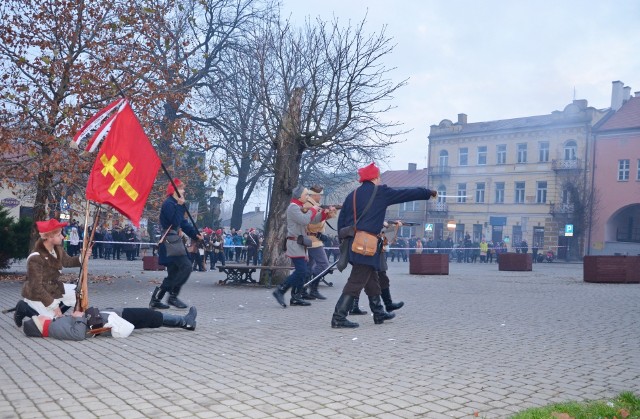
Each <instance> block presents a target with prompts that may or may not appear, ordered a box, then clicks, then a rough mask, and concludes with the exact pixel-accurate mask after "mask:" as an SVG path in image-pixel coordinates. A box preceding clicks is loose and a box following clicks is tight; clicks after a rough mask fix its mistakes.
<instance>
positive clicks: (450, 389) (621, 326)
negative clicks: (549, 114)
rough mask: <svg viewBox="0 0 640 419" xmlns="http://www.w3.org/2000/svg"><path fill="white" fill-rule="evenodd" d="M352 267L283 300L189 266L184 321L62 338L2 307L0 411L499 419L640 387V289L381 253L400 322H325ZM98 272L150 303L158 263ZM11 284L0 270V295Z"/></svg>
mask: <svg viewBox="0 0 640 419" xmlns="http://www.w3.org/2000/svg"><path fill="white" fill-rule="evenodd" d="M349 270H350V269H349V268H347V270H346V271H345V272H343V273H338V272H335V273H334V274H333V275H330V276H329V277H328V279H329V280H330V281H332V282H333V283H334V286H333V287H327V286H321V287H320V292H321V293H323V294H324V295H325V296H327V297H328V299H327V300H326V301H312V305H311V306H309V307H287V308H286V309H283V308H281V307H280V306H279V305H278V304H277V303H276V301H275V300H274V298H273V297H272V295H271V292H272V289H268V288H264V287H249V286H231V285H226V286H223V285H218V281H219V280H221V279H224V277H223V275H224V274H221V273H219V272H217V271H216V272H213V271H208V272H194V273H193V274H192V275H191V278H190V280H189V282H188V283H187V284H186V285H185V287H184V288H183V291H182V293H181V296H180V297H181V298H182V299H183V300H184V301H185V302H186V303H187V304H190V305H195V306H196V307H197V309H198V325H197V329H196V330H195V331H193V332H190V331H186V330H182V329H168V328H159V329H144V330H136V331H134V332H133V334H132V335H131V336H130V337H128V338H124V339H115V338H109V337H104V336H100V337H95V338H91V339H88V340H86V341H83V342H61V341H55V340H52V339H38V338H27V337H25V336H24V334H23V333H22V331H21V330H20V329H18V328H16V327H15V325H14V323H13V318H12V316H11V315H9V314H4V315H2V316H0V333H1V334H2V339H1V340H0V357H1V359H0V394H1V396H0V418H3V419H4V418H6V419H9V418H23V417H51V418H53V417H82V418H94V417H95V418H98V417H114V418H117V417H121V418H137V417H154V418H173V417H176V418H178V417H202V418H208V417H225V418H235V417H237V418H263V417H264V418H293V417H309V418H323V417H326V418H372V417H380V418H444V417H450V418H465V417H466V418H472V417H474V413H476V412H477V414H478V416H479V417H483V418H503V417H509V415H510V414H512V412H517V411H519V410H523V409H525V408H528V407H533V406H540V405H544V404H548V403H552V402H557V401H566V400H584V399H593V398H607V397H612V396H615V395H617V394H618V393H620V392H621V391H626V390H629V391H633V392H635V393H636V394H640V351H639V350H638V348H640V330H639V327H638V325H639V324H640V308H639V307H640V285H637V284H635V285H634V284H628V285H627V284H593V283H585V282H583V280H582V274H583V273H582V265H581V264H575V263H573V264H569V263H543V264H534V265H533V271H531V272H506V271H502V272H501V271H498V266H497V265H496V264H480V263H476V264H464V263H461V264H458V263H451V265H450V270H449V275H444V276H423V275H409V265H408V263H402V262H393V263H391V262H390V263H389V276H390V278H391V294H392V296H393V298H394V301H404V303H405V306H404V307H403V308H402V309H400V310H398V311H396V314H397V315H396V318H395V319H393V320H391V321H387V322H385V323H384V324H382V325H374V323H373V318H372V317H371V315H366V316H350V320H352V321H357V322H359V323H360V327H359V328H357V329H332V328H331V326H330V320H331V314H332V313H333V308H334V306H335V303H336V301H337V300H338V297H339V296H340V292H341V289H342V286H343V285H344V283H345V282H346V279H347V276H348V273H349ZM10 271H16V272H24V262H22V263H17V264H15V265H14V266H13V267H12V268H11V269H10ZM65 272H71V273H73V272H77V270H75V271H74V270H65ZM91 273H92V274H97V275H111V276H113V279H112V280H111V281H108V282H105V281H100V282H96V283H90V284H89V289H90V304H91V305H95V306H97V307H101V308H105V307H146V306H147V304H148V303H149V299H150V297H151V292H152V290H153V288H154V287H155V286H156V285H157V284H158V283H159V282H160V281H162V279H163V277H164V275H165V272H161V271H143V270H142V261H140V260H137V261H132V262H129V261H124V260H122V261H115V262H114V261H104V260H92V261H91ZM20 289H21V283H20V282H19V281H3V282H0V305H1V307H2V308H10V307H13V306H14V305H15V303H16V301H17V300H18V299H19V295H20ZM287 300H288V298H287ZM367 305H368V304H367V299H366V296H364V295H363V296H362V298H361V301H360V306H361V307H362V308H363V309H366V310H367V311H370V309H369V308H368V307H367ZM169 311H170V312H172V313H185V312H186V310H182V311H181V310H175V309H172V310H169Z"/></svg>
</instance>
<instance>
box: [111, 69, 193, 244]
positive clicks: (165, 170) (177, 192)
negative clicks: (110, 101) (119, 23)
mask: <svg viewBox="0 0 640 419" xmlns="http://www.w3.org/2000/svg"><path fill="white" fill-rule="evenodd" d="M109 78H110V79H111V83H113V85H114V86H115V87H116V89H118V93H120V96H122V98H124V99H126V98H127V97H126V96H125V95H124V92H123V91H122V89H121V88H120V85H119V84H118V81H117V80H116V78H115V77H113V74H111V75H109ZM136 118H137V116H136ZM160 166H161V167H162V170H163V171H164V174H165V175H166V176H167V178H168V179H169V182H171V186H173V190H174V191H176V194H178V198H182V195H180V192H179V191H178V187H177V186H176V184H175V183H174V181H173V177H172V176H171V174H170V173H169V170H167V167H166V166H165V165H164V162H163V161H162V160H160ZM183 206H184V209H185V211H186V213H187V215H188V216H189V220H191V224H193V228H195V229H196V231H197V232H198V234H200V230H199V229H198V226H197V225H196V222H195V221H194V220H193V217H192V216H191V213H190V212H189V208H187V206H186V205H183Z"/></svg>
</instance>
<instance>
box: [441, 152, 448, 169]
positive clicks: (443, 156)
mask: <svg viewBox="0 0 640 419" xmlns="http://www.w3.org/2000/svg"><path fill="white" fill-rule="evenodd" d="M439 157H440V166H441V167H447V166H449V152H448V151H447V150H442V151H440V156H439Z"/></svg>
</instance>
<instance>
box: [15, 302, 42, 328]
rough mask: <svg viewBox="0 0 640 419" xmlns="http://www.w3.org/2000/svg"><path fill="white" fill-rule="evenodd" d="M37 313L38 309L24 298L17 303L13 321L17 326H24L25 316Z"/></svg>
mask: <svg viewBox="0 0 640 419" xmlns="http://www.w3.org/2000/svg"><path fill="white" fill-rule="evenodd" d="M37 315H38V312H37V311H35V310H34V309H33V308H31V306H30V305H29V304H27V303H26V302H25V301H24V300H20V301H18V304H16V308H15V311H14V312H13V321H14V322H15V323H16V326H18V327H22V319H24V318H25V317H33V316H37Z"/></svg>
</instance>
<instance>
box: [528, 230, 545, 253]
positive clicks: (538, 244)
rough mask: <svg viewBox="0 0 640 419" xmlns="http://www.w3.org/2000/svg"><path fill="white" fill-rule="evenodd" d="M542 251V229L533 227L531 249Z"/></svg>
mask: <svg viewBox="0 0 640 419" xmlns="http://www.w3.org/2000/svg"><path fill="white" fill-rule="evenodd" d="M534 247H535V248H536V249H542V248H544V227H533V241H532V242H531V248H532V250H533V248H534Z"/></svg>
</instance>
